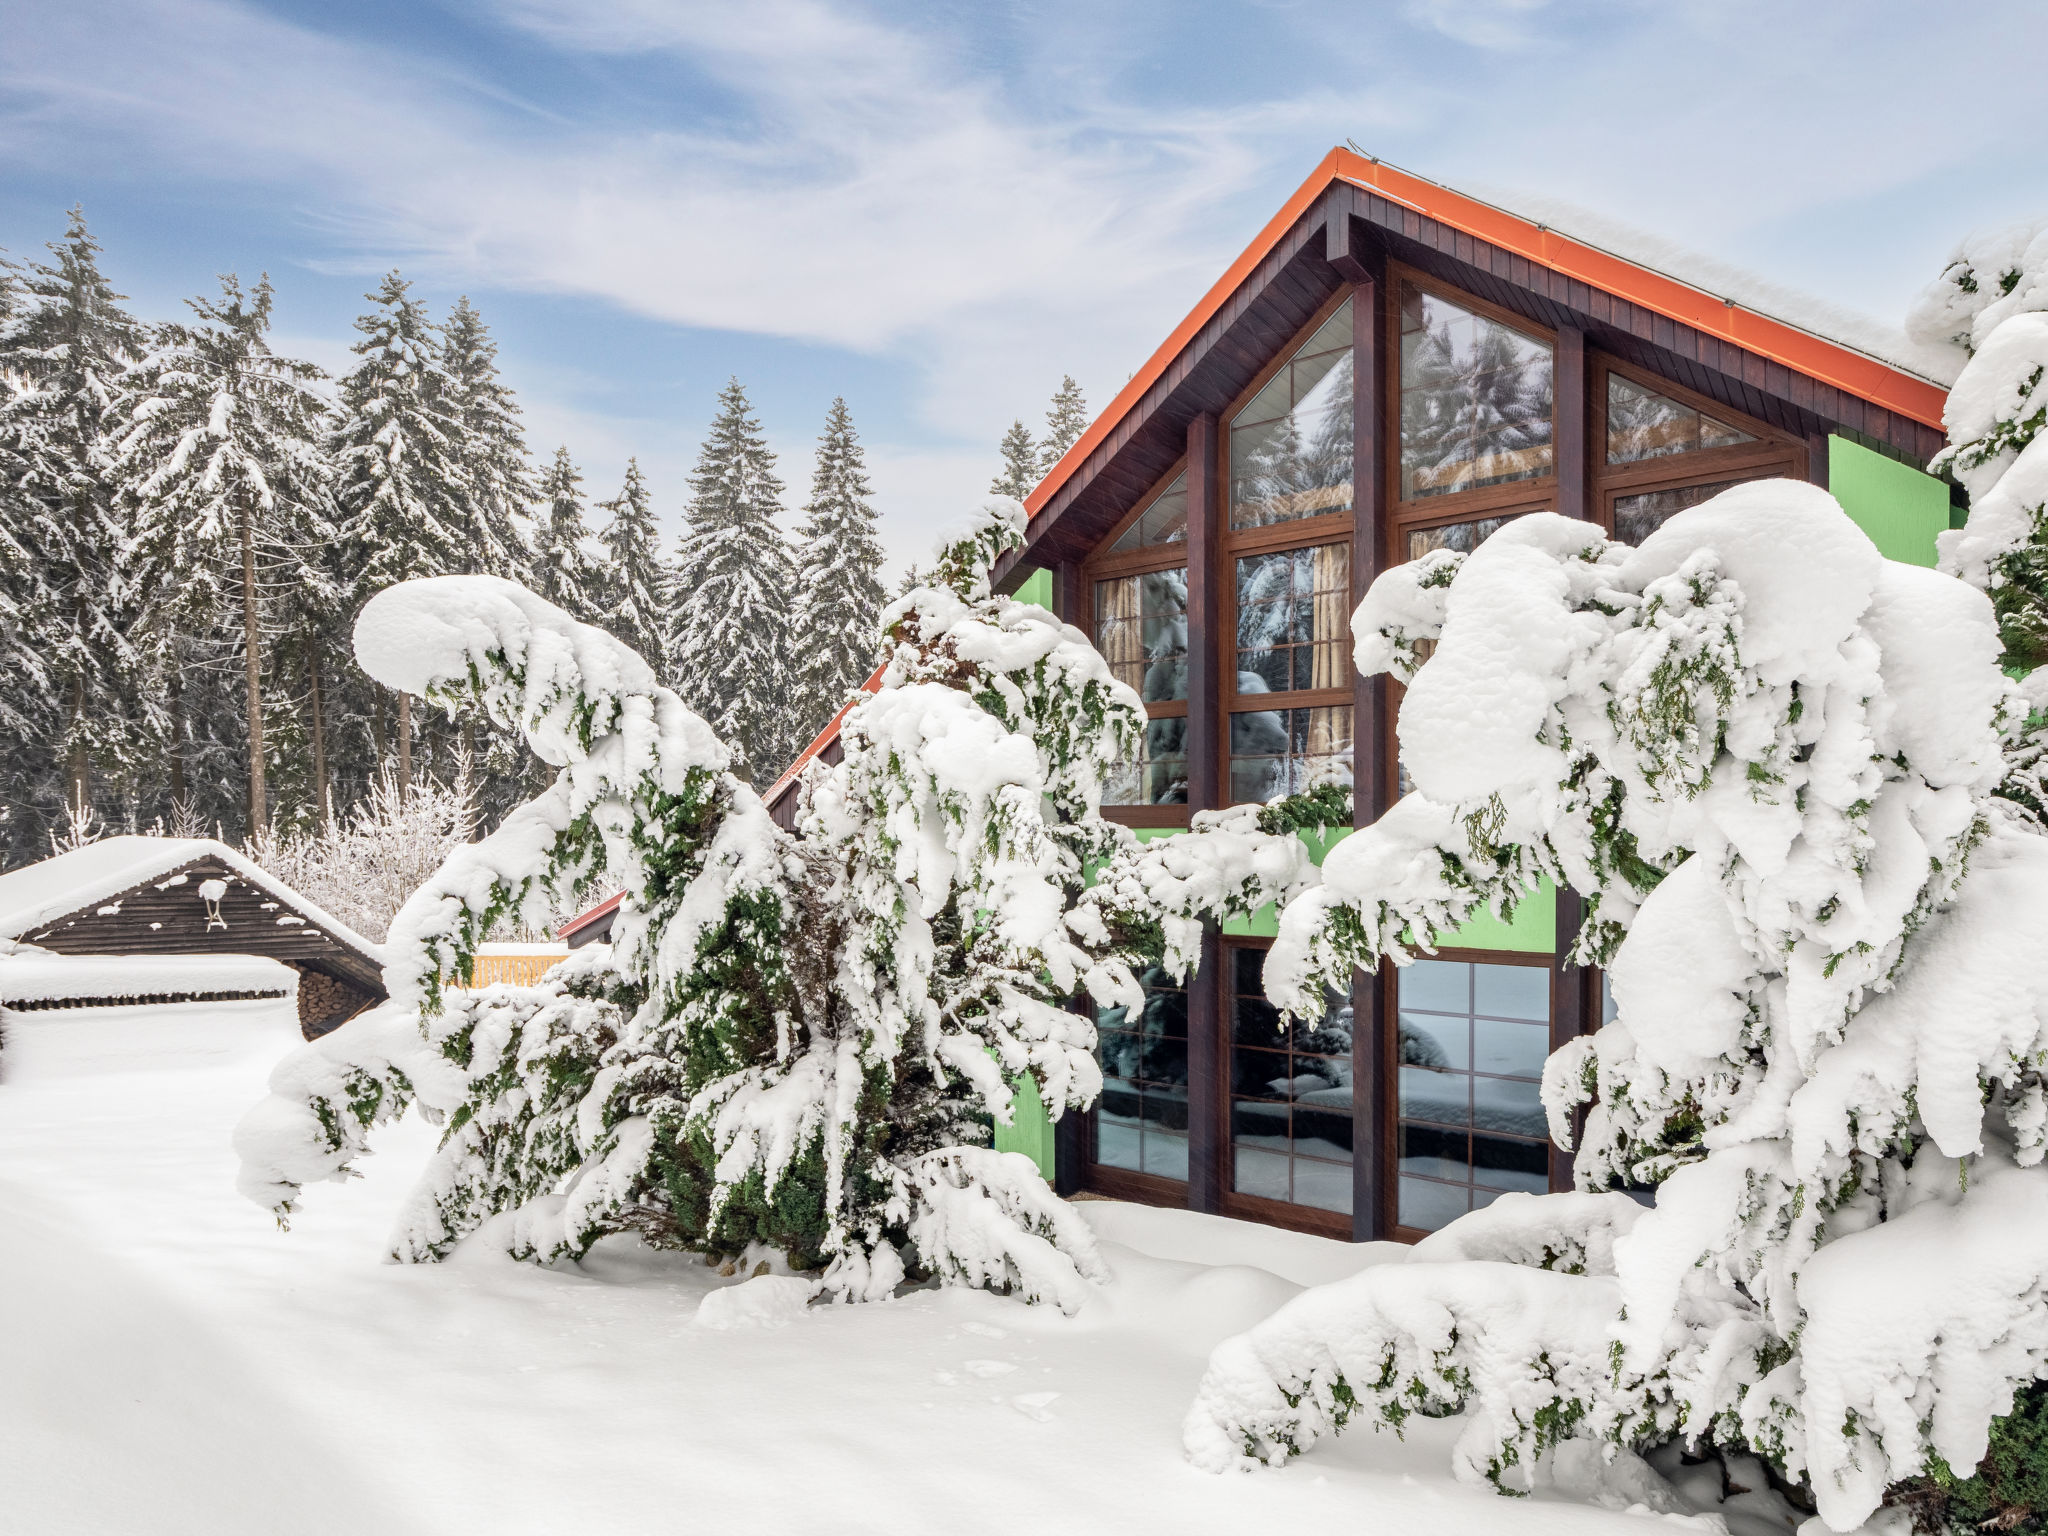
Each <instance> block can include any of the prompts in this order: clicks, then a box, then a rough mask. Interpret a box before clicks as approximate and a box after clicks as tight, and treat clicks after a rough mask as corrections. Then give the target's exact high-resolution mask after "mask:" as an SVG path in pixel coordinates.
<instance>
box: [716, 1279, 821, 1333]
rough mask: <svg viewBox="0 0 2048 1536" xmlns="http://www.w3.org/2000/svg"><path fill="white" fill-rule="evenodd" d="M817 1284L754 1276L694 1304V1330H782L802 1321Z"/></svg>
mask: <svg viewBox="0 0 2048 1536" xmlns="http://www.w3.org/2000/svg"><path fill="white" fill-rule="evenodd" d="M817 1294H818V1283H817V1282H816V1281H815V1280H805V1279H802V1278H801V1277H799V1276H796V1275H756V1276H755V1277H754V1278H753V1279H751V1280H745V1281H742V1282H741V1283H740V1284H738V1285H728V1286H725V1287H723V1288H722V1289H720V1290H716V1291H713V1292H712V1293H711V1294H710V1295H708V1296H706V1297H705V1298H704V1299H703V1300H702V1301H700V1302H698V1303H697V1326H698V1327H699V1328H710V1329H714V1330H717V1331H718V1332H721V1333H729V1332H735V1331H738V1330H740V1329H745V1328H783V1327H787V1326H788V1325H789V1324H790V1323H793V1322H795V1321H796V1320H797V1319H798V1318H800V1317H802V1316H803V1315H804V1313H805V1312H806V1311H808V1310H809V1308H810V1305H811V1298H812V1297H813V1296H815V1295H817Z"/></svg>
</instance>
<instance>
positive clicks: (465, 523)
mask: <svg viewBox="0 0 2048 1536" xmlns="http://www.w3.org/2000/svg"><path fill="white" fill-rule="evenodd" d="M441 370H442V373H443V374H444V376H445V381H446V382H445V385H444V388H445V390H446V410H445V416H446V422H447V430H448V432H449V433H450V436H451V439H452V441H453V444H454V454H455V458H456V459H457V460H458V461H459V463H460V464H461V466H462V477H461V480H460V483H459V484H458V485H457V487H456V489H455V510H454V512H453V514H452V515H451V519H450V521H451V523H452V524H453V526H454V529H455V533H456V551H455V556H456V564H455V566H454V567H453V569H455V570H457V571H460V572H462V573H464V574H466V575H475V576H503V577H505V578H506V579H507V580H510V581H520V580H523V579H524V578H525V576H526V575H527V571H528V567H529V564H530V562H531V559H532V551H530V550H529V549H528V548H527V547H526V538H525V535H523V534H522V533H521V532H520V531H519V515H520V513H521V512H523V511H524V510H525V508H526V506H527V504H528V503H529V502H531V501H532V500H533V499H534V489H533V472H532V470H531V468H530V467H529V465H528V463H527V456H526V436H525V434H524V433H523V432H522V431H521V430H520V427H519V403H518V401H517V400H515V399H514V398H513V395H512V389H511V386H509V385H508V384H506V383H505V381H504V380H503V379H502V378H501V377H500V376H499V374H498V344H497V343H496V342H495V341H493V340H492V339H491V333H490V328H489V327H488V326H486V325H485V324H484V321H483V316H482V315H480V314H478V313H477V312H476V309H475V308H474V307H473V306H472V305H471V304H470V302H469V300H468V298H466V297H464V298H459V299H457V300H456V301H455V307H454V308H453V309H451V310H449V311H448V318H447V320H446V321H445V322H443V324H442V326H441Z"/></svg>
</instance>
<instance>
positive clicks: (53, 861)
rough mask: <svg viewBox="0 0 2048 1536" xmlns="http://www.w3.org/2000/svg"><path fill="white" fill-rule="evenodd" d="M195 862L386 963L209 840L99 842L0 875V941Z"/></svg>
mask: <svg viewBox="0 0 2048 1536" xmlns="http://www.w3.org/2000/svg"><path fill="white" fill-rule="evenodd" d="M200 859H216V860H218V861H219V862H220V863H222V864H224V865H226V866H227V867H228V868H229V869H231V870H233V871H234V872H235V873H236V874H237V875H239V876H241V877H242V878H243V879H244V880H246V881H248V882H249V883H250V884H251V885H253V886H256V887H258V888H259V889H261V890H264V891H267V892H269V894H271V895H272V896H275V897H276V898H277V899H278V900H280V901H287V902H290V903H291V904H292V906H293V907H294V908H296V909H297V910H298V911H300V912H302V913H304V914H305V915H306V916H307V917H308V918H310V919H312V921H314V922H315V923H318V924H319V925H320V926H321V927H322V928H324V929H326V930H327V931H328V932H329V933H330V934H332V935H333V936H334V937H335V938H337V939H339V940H341V942H343V943H344V944H347V945H348V946H350V947H351V948H353V949H356V950H360V951H361V952H362V953H363V954H365V955H368V956H370V957H372V958H373V959H375V960H376V961H377V962H378V963H379V964H380V965H381V964H382V963H383V954H384V952H383V950H382V949H381V948H380V947H379V946H377V945H375V944H372V943H371V942H370V941H369V940H368V939H366V938H364V937H363V936H362V935H361V934H359V933H357V932H356V931H355V930H354V929H353V928H350V927H349V926H348V925H347V924H346V923H344V922H342V921H341V920H340V919H338V918H336V917H334V916H332V915H330V914H329V913H327V912H324V911H322V910H321V909H320V908H319V907H317V906H315V905H314V904H313V903H312V902H310V901H308V900H307V899H306V898H305V897H304V896H302V895H300V894H299V893H298V892H297V891H295V890H293V889H292V888H291V887H290V886H288V885H286V884H285V883H284V882H283V881H282V880H279V879H278V878H277V877H276V876H274V875H272V874H270V873H268V872H267V871H266V870H264V869H263V868H262V867H261V866H260V865H257V864H255V863H252V862H251V861H250V860H249V859H248V858H247V857H245V856H244V855H242V854H239V853H237V852H235V850H234V849H232V848H230V847H229V846H228V845H227V844H226V843H222V842H216V841H215V840H214V839H212V838H210V837H103V838H101V839H100V840H99V841H98V842H96V843H87V844H86V845H85V846H84V847H83V848H73V849H71V850H70V851H69V852H67V853H60V854H57V855H56V856H55V857H53V858H48V859H44V860H43V861H42V862H41V863H39V864H28V865H24V866H23V867H22V868H20V869H13V870H9V871H7V873H5V874H0V938H7V939H18V938H21V937H22V936H23V935H25V934H27V933H29V932H31V931H32V930H34V929H36V928H38V927H40V926H41V925H42V924H44V923H47V922H49V921H50V920H51V919H53V918H58V917H62V916H64V915H65V914H66V913H69V912H76V911H78V910H79V908H81V907H87V906H90V905H92V904H93V903H94V902H97V901H104V900H106V899H107V898H109V897H112V896H118V895H119V894H120V893H121V892H123V891H126V890H131V889H133V888H134V887H135V886H138V885H141V884H143V883H144V882H146V881H149V880H154V879H157V878H159V877H161V876H164V875H168V874H170V873H172V872H173V871H174V870H179V869H182V868H184V867H185V866H186V865H187V864H191V863H194V862H196V861H197V860H200Z"/></svg>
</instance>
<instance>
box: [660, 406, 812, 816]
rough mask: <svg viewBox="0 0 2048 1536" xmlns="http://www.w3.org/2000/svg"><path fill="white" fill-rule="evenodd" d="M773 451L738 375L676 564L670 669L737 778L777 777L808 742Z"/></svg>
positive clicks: (709, 444)
mask: <svg viewBox="0 0 2048 1536" xmlns="http://www.w3.org/2000/svg"><path fill="white" fill-rule="evenodd" d="M781 511H782V482H781V481H780V480H778V479H777V478H776V476H775V455H774V454H772V453H770V452H769V451H768V444H767V440H766V439H764V438H763V437H762V436H761V425H760V423H759V422H758V421H756V420H755V419H754V412H753V408H752V407H751V406H750V405H749V404H748V403H747V392H746V390H745V389H743V388H742V387H741V386H740V381H739V380H738V379H729V380H727V381H726V385H725V388H724V389H723V390H722V391H721V392H720V393H719V397H718V415H717V416H716V418H714V419H713V421H712V423H711V431H710V433H709V434H708V435H707V436H706V438H705V439H704V446H703V448H702V450H701V451H699V453H698V455H697V467H696V469H695V470H694V471H692V473H691V475H690V504H689V506H688V507H687V508H685V509H684V513H683V536H682V543H681V545H680V547H679V548H678V550H677V554H676V563H675V567H674V575H675V587H674V597H673V600H672V601H671V602H670V604H669V613H670V616H671V623H672V624H673V626H674V627H673V628H672V629H671V630H670V632H669V634H668V637H667V642H668V643H667V649H668V655H667V672H668V676H669V677H670V678H671V679H673V680H674V682H675V686H676V691H677V692H678V693H680V694H681V695H682V696H683V698H684V700H685V701H687V702H688V703H689V704H690V706H691V707H692V708H694V709H697V710H699V711H701V712H702V714H703V715H704V718H705V719H706V720H708V721H709V722H710V723H711V728H712V730H713V731H715V732H717V734H718V738H719V740H721V741H723V742H725V743H726V745H727V746H728V747H729V748H730V749H731V751H732V754H733V759H732V769H733V772H734V773H736V774H738V775H739V776H740V777H741V778H743V779H744V778H759V779H760V780H761V781H762V782H764V783H765V782H767V781H768V780H770V779H773V778H774V777H775V776H776V775H777V774H779V773H781V772H782V770H783V767H784V766H785V765H786V764H787V763H788V762H789V761H790V759H791V758H792V757H793V756H794V754H795V752H796V751H797V750H799V749H800V747H801V745H802V743H800V742H797V743H796V744H795V745H792V742H794V741H795V738H796V736H797V735H799V734H800V733H801V727H800V726H799V725H796V724H795V723H793V712H792V710H791V708H790V704H791V690H792V681H793V680H792V676H791V672H792V666H791V655H790V641H791V636H790V619H791V613H792V611H793V608H794V603H795V597H796V566H795V562H794V561H792V560H791V559H790V555H789V550H788V548H787V546H786V545H785V544H784V543H783V538H782V530H781V528H780V527H778V526H777V524H776V521H775V520H776V517H777V515H778V514H779V513H780V512H781Z"/></svg>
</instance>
